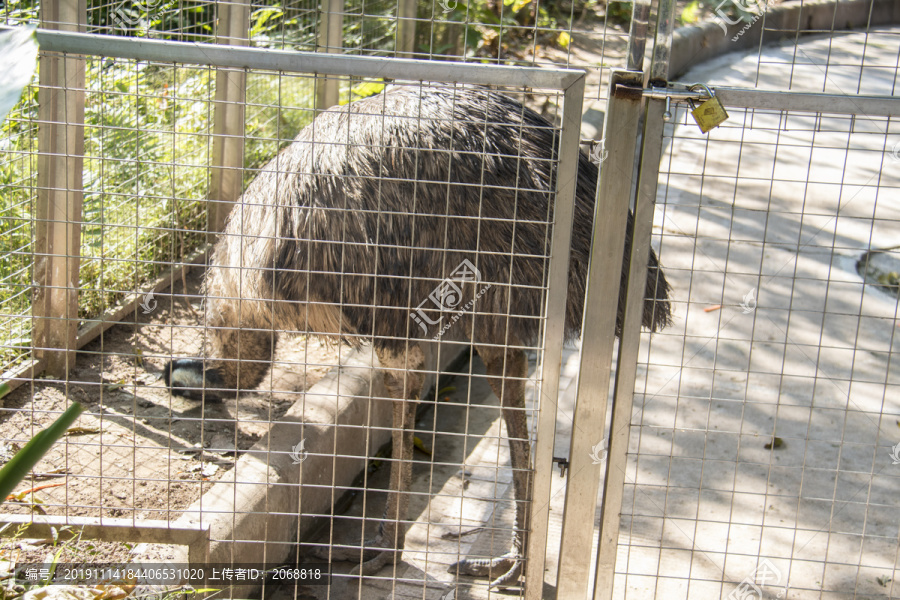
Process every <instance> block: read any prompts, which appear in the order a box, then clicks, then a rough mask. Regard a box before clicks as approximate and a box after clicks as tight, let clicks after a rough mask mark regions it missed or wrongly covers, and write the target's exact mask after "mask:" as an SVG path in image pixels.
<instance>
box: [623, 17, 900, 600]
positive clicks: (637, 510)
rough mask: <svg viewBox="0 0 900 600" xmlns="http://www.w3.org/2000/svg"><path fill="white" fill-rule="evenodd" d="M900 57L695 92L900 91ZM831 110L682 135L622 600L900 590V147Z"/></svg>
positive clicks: (815, 108) (845, 52)
mask: <svg viewBox="0 0 900 600" xmlns="http://www.w3.org/2000/svg"><path fill="white" fill-rule="evenodd" d="M897 48H898V39H897V37H896V30H895V29H889V30H886V31H878V30H876V29H873V30H871V31H868V32H861V33H855V34H851V35H848V36H845V37H837V38H819V39H812V40H807V41H801V42H798V43H796V44H790V45H785V46H780V47H772V48H767V49H763V50H762V51H759V52H752V53H748V54H746V55H744V56H743V57H738V58H733V59H732V60H730V61H728V64H727V65H726V64H725V63H724V61H722V62H720V63H719V64H718V65H716V64H713V65H710V66H704V67H701V68H700V69H697V70H694V71H692V72H691V73H689V74H688V75H687V76H686V77H687V78H690V79H691V80H702V81H709V82H710V83H711V84H713V83H715V84H719V85H724V86H732V87H737V86H741V87H758V88H760V89H777V90H782V89H784V85H785V82H788V83H789V86H790V89H791V90H792V91H796V92H813V91H817V92H828V93H836V94H846V93H848V92H849V93H857V92H859V93H865V94H882V95H886V96H889V95H892V94H894V93H895V88H894V85H895V84H894V75H895V72H896V60H895V58H896V52H897ZM875 65H880V66H879V67H875ZM890 65H893V66H890ZM830 102H833V100H832V101H830ZM828 106H829V100H827V99H826V100H822V101H821V102H820V103H819V104H810V105H809V107H808V110H807V111H804V112H785V111H777V110H759V109H756V110H753V109H737V108H729V109H728V112H729V115H730V117H729V119H728V121H727V122H726V123H725V124H723V125H722V126H720V127H719V128H717V129H715V130H714V131H712V132H711V133H710V134H709V135H708V136H707V135H703V134H701V133H700V132H699V130H698V129H697V127H696V125H695V124H694V123H693V121H692V120H691V119H690V117H689V116H688V115H687V113H686V111H683V110H680V111H679V112H678V114H677V115H676V121H680V123H681V124H677V125H671V126H669V127H668V128H667V132H666V144H667V148H666V153H665V158H664V160H663V164H662V169H661V178H660V184H661V187H660V196H659V202H660V206H661V210H659V211H658V214H657V216H656V217H657V218H656V222H655V223H656V225H655V230H654V237H655V238H656V240H657V242H658V244H659V248H660V258H661V260H662V261H663V263H664V264H665V265H666V268H667V273H671V278H672V281H673V286H674V288H675V290H676V293H675V297H676V298H677V300H676V303H677V304H678V308H677V309H676V314H678V315H679V319H677V321H676V324H675V326H674V327H673V328H672V329H671V330H670V331H669V332H666V333H663V334H659V335H657V336H655V337H654V338H653V339H652V340H649V343H646V344H645V347H644V349H643V352H642V358H641V363H642V365H643V369H644V372H643V374H642V377H641V378H640V380H639V382H638V386H637V390H636V407H635V413H634V418H633V421H632V435H631V441H630V446H629V460H628V467H627V469H628V471H627V476H626V481H627V484H626V490H625V503H624V507H623V522H622V532H623V533H622V537H621V538H620V541H619V544H620V547H619V552H618V556H619V562H618V566H617V572H618V573H619V575H618V577H617V585H616V589H617V594H616V596H617V597H623V598H644V597H649V596H652V595H656V596H657V597H659V596H660V595H661V594H662V593H663V591H662V590H665V592H664V593H665V597H667V598H708V597H723V598H726V597H727V598H729V599H735V598H756V597H771V598H775V597H778V598H892V597H896V595H897V587H896V583H894V579H895V573H896V569H897V564H898V531H897V527H896V523H895V522H894V519H893V517H891V516H890V515H892V514H896V502H895V499H894V498H893V496H894V495H895V494H894V493H893V491H892V490H895V489H896V488H897V484H898V479H897V477H898V476H900V473H898V472H897V471H896V464H897V462H896V461H895V460H894V455H896V443H897V441H898V429H897V427H898V418H897V417H898V413H900V406H898V405H897V402H896V393H895V392H896V385H897V370H896V365H895V363H896V359H895V354H896V344H897V341H896V338H897V331H898V329H897V327H896V325H897V309H898V304H897V287H896V285H895V282H893V281H892V280H891V279H890V277H891V276H890V275H887V272H888V271H890V270H891V269H892V268H893V267H889V266H888V265H895V264H896V260H897V255H896V245H897V241H896V236H895V230H896V227H895V226H896V217H897V214H896V206H895V204H896V203H895V200H894V198H893V195H894V194H895V191H896V188H897V184H898V181H900V180H898V177H897V168H896V165H897V162H896V159H895V158H894V155H893V152H892V148H893V147H894V146H895V145H896V142H897V139H898V138H897V134H898V131H897V126H896V123H895V119H893V118H888V117H886V116H882V115H879V114H875V113H870V114H866V112H867V111H862V110H859V111H855V112H856V114H829V112H828ZM685 119H686V120H685ZM876 257H877V258H876Z"/></svg>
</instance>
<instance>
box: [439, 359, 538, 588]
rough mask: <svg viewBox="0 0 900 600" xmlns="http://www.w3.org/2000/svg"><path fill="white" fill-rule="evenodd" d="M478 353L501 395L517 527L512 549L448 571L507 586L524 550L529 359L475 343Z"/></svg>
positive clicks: (512, 581)
mask: <svg viewBox="0 0 900 600" xmlns="http://www.w3.org/2000/svg"><path fill="white" fill-rule="evenodd" d="M476 350H477V351H478V355H479V356H481V359H482V360H483V361H484V364H485V368H486V371H487V374H488V376H489V377H490V380H489V383H490V386H491V389H492V390H494V393H495V394H496V395H497V397H498V398H499V399H500V405H501V406H502V410H503V420H504V422H505V423H506V433H507V435H508V436H509V454H510V462H511V463H512V469H513V486H514V491H515V499H516V529H515V532H514V534H513V542H512V549H511V550H510V551H509V552H508V553H506V554H505V555H503V556H499V557H497V558H494V559H490V560H484V559H481V560H473V559H464V560H461V561H459V562H458V563H455V564H454V565H451V567H450V571H456V570H457V569H458V570H459V573H461V574H463V575H474V576H477V577H491V578H494V577H496V578H495V579H493V581H491V587H492V588H493V587H509V586H511V585H513V584H515V583H516V581H517V580H518V579H519V575H521V574H522V570H523V563H522V558H523V555H524V551H525V535H526V533H527V532H528V516H529V514H528V511H529V504H528V499H529V498H528V496H529V485H528V482H529V479H530V477H531V443H530V441H529V437H528V420H527V419H526V417H525V376H526V375H527V374H528V361H527V358H526V357H525V352H524V351H522V350H505V351H504V350H503V349H502V348H496V347H485V346H478V347H477V348H476Z"/></svg>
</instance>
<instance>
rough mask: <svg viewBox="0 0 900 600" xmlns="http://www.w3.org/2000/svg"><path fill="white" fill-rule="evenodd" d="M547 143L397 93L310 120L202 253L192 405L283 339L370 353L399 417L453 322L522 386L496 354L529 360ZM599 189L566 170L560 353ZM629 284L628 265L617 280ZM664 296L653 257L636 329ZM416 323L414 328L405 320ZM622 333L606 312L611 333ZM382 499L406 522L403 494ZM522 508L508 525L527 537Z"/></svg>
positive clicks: (492, 104) (539, 282) (514, 432)
mask: <svg viewBox="0 0 900 600" xmlns="http://www.w3.org/2000/svg"><path fill="white" fill-rule="evenodd" d="M557 135H558V132H557V130H556V129H554V127H553V126H552V125H551V124H550V123H548V122H547V121H546V120H545V119H544V118H542V117H541V116H540V115H538V114H537V113H535V112H533V111H531V110H529V109H527V108H525V107H523V106H522V105H521V104H519V103H518V102H515V101H513V100H511V99H510V98H507V97H506V96H503V95H502V94H499V93H496V92H493V91H489V90H485V89H468V88H467V89H459V88H456V89H447V88H418V87H404V88H397V89H392V90H390V91H388V92H386V93H384V94H381V95H378V96H374V97H371V98H367V99H365V100H360V101H358V102H354V103H351V104H349V105H347V106H343V107H334V108H332V109H330V110H328V111H326V112H324V113H322V114H321V115H319V116H318V117H317V118H316V119H315V120H314V121H313V123H312V124H311V125H309V126H308V127H307V128H305V129H304V130H303V131H301V132H300V134H299V135H298V136H297V138H296V139H295V140H294V142H293V143H292V144H291V145H290V146H288V147H287V148H285V149H284V150H282V151H281V152H280V153H279V155H278V156H277V157H276V158H275V159H273V160H272V161H271V162H270V163H269V164H268V165H266V166H265V167H264V168H263V169H262V170H261V171H260V173H259V175H258V176H257V177H256V179H254V181H253V182H252V183H251V184H250V186H249V187H248V188H247V191H246V192H245V193H244V195H243V197H242V198H241V200H240V201H239V202H238V204H237V205H236V206H235V208H234V210H233V211H232V213H231V216H230V217H229V220H228V224H227V226H226V230H225V232H224V234H223V236H222V237H221V239H220V240H219V242H218V243H217V245H216V248H215V251H214V254H213V258H212V264H211V267H210V271H209V273H208V276H207V284H206V294H207V307H208V313H207V314H208V318H209V326H210V329H209V341H210V349H209V357H210V358H209V359H208V361H207V362H208V364H209V365H210V367H211V370H207V371H206V381H205V385H206V389H205V390H197V391H195V392H193V397H200V394H199V392H201V391H202V393H203V394H205V395H206V397H217V396H218V395H220V394H221V390H223V389H231V390H234V389H251V388H253V387H255V386H256V385H258V384H259V382H260V381H261V380H262V378H263V376H264V375H265V373H266V371H267V370H268V368H269V363H270V361H271V358H272V353H273V351H274V344H275V338H276V334H275V331H279V330H285V331H300V332H308V333H314V334H320V335H328V336H340V337H341V338H342V339H343V340H345V341H346V342H347V343H350V344H353V345H357V344H360V343H362V342H365V341H372V342H373V344H374V345H375V348H376V351H377V352H378V354H379V357H380V360H381V362H382V366H383V367H385V369H386V378H387V383H388V387H389V389H391V390H392V392H393V395H394V397H395V398H397V399H398V400H407V399H415V398H416V397H417V395H418V393H419V388H420V387H421V380H422V377H421V374H418V373H414V371H415V370H416V369H418V368H419V366H417V365H421V361H422V359H421V355H422V352H421V349H420V348H419V344H418V342H419V341H420V340H427V339H431V338H433V337H434V336H435V335H436V334H437V333H438V331H439V330H441V329H442V325H443V324H444V323H446V322H447V321H446V318H447V316H448V315H451V314H452V315H453V316H454V318H457V320H456V322H454V323H453V325H452V327H450V328H449V329H447V330H446V332H445V333H443V337H441V340H442V341H448V340H456V341H463V342H466V343H471V344H473V345H474V346H475V347H476V349H477V350H478V352H479V354H480V355H481V356H482V359H483V360H484V361H485V363H486V365H487V370H488V373H489V374H494V375H497V376H499V377H511V378H516V377H523V376H524V374H525V373H524V370H525V369H526V367H527V365H526V361H525V360H524V354H523V353H522V351H520V350H504V349H503V346H522V345H533V344H536V343H537V341H538V339H539V336H540V330H541V321H540V319H539V317H540V315H541V313H542V302H543V296H544V286H545V285H546V279H545V278H546V271H547V264H548V255H549V249H550V233H551V231H550V225H549V223H551V222H552V218H553V215H552V213H553V207H552V200H553V195H552V193H551V191H552V190H553V189H554V188H555V185H556V184H555V180H554V177H555V172H556V169H555V167H556V163H555V159H556V151H557V145H558V139H557ZM597 176H598V170H597V167H596V166H595V165H594V164H592V163H591V162H590V160H589V159H588V157H587V156H586V155H584V154H583V153H582V154H580V156H579V165H578V185H577V200H576V207H575V225H574V231H573V237H572V254H571V259H570V268H569V280H568V301H567V307H566V315H565V332H566V337H567V338H568V339H574V338H576V337H578V335H579V333H580V331H581V320H582V314H583V303H584V294H585V279H586V274H587V263H588V258H589V254H590V246H591V236H592V233H593V226H592V223H593V215H594V194H595V186H596V181H597ZM630 218H631V217H630V216H629V221H630ZM628 243H629V244H630V241H629V242H628ZM626 256H627V255H626ZM464 260H468V261H470V263H471V264H472V265H474V267H475V268H476V269H477V270H478V272H479V273H480V279H481V281H480V282H479V283H472V282H469V283H460V284H459V289H460V293H461V296H459V297H453V298H452V301H453V302H450V301H449V300H448V301H447V302H445V305H447V306H454V307H456V306H459V307H462V306H465V305H466V304H467V303H469V302H471V301H472V300H473V298H474V297H475V296H476V294H478V295H479V297H478V299H477V302H475V303H473V304H474V310H468V311H466V312H463V313H462V314H461V315H457V314H456V313H454V312H453V311H451V312H447V311H446V310H445V311H444V312H442V311H441V310H440V308H439V305H437V304H435V303H430V302H425V304H422V303H423V301H426V300H428V298H429V294H432V292H434V290H435V288H436V287H437V286H438V285H439V284H440V283H441V282H442V280H444V279H445V278H447V277H449V276H450V275H451V273H452V272H453V271H454V269H456V268H457V267H458V266H459V265H460V264H461V263H463V261H464ZM627 266H628V265H627V258H626V261H625V267H624V269H623V279H624V277H625V273H627ZM622 290H623V293H624V286H623V287H622ZM668 294H669V286H668V284H667V283H666V280H665V277H664V275H663V273H662V271H661V269H659V265H658V263H657V259H656V255H655V254H654V253H653V252H652V251H651V253H650V260H649V269H648V275H647V286H646V297H647V300H646V302H645V305H644V314H643V324H644V326H646V327H648V328H650V329H652V330H657V329H660V328H662V327H663V326H665V325H666V324H668V323H669V321H670V306H669V303H668V301H667V298H668ZM620 304H621V302H620ZM419 307H421V308H422V311H423V312H422V313H420V314H421V315H424V316H425V317H427V319H425V320H421V319H419V320H416V319H413V318H411V312H413V311H415V310H416V309H417V308H419ZM475 313H477V314H475ZM441 317H443V318H444V320H443V321H441V323H439V324H437V325H430V326H429V325H428V321H431V322H434V321H437V320H439V319H440V318H441ZM621 320H622V315H621V308H620V314H619V315H618V325H617V327H618V328H620V327H621ZM420 322H421V324H420ZM202 369H203V367H202V365H201V363H200V362H199V361H187V362H186V361H177V362H176V363H174V364H173V365H172V366H170V367H167V371H166V380H167V383H168V384H170V386H171V388H172V391H173V393H181V394H183V395H187V394H190V393H192V392H191V390H190V389H189V388H191V387H195V385H196V384H194V385H191V384H190V383H189V382H191V381H194V382H196V381H198V380H199V381H202V379H203V378H202V377H201V373H202ZM491 383H492V385H493V386H494V390H495V392H496V393H497V395H498V396H500V397H501V401H502V402H503V405H504V407H507V408H516V407H522V406H524V399H523V394H524V389H523V388H522V385H521V384H520V383H519V384H516V383H510V382H509V381H507V383H506V386H505V388H501V385H500V383H499V380H493V379H492V380H491ZM495 383H496V385H494V384H495ZM217 390H218V391H217ZM406 405H413V403H412V402H405V401H404V402H400V403H398V406H397V408H396V410H395V428H397V429H398V430H400V429H403V432H402V433H398V434H397V435H396V436H395V438H396V439H395V447H394V456H395V458H396V457H400V462H394V463H393V465H394V468H396V469H400V471H401V472H400V474H399V475H398V478H397V479H396V481H400V482H401V483H400V490H399V491H401V492H402V491H405V489H406V487H404V486H405V485H408V473H409V470H408V469H409V465H408V463H409V460H410V459H411V452H412V444H411V442H412V438H411V429H410V430H409V432H407V431H406V429H407V428H409V427H411V421H410V420H408V410H409V409H408V406H406ZM504 416H505V418H506V419H507V426H508V429H509V431H510V438H511V442H510V443H511V445H512V447H513V466H514V469H517V471H516V473H517V474H518V473H519V471H520V470H521V471H523V472H524V471H525V470H526V469H527V468H528V464H529V458H528V457H529V453H528V445H527V436H528V434H527V429H526V428H525V427H524V413H523V411H521V410H511V411H510V410H507V411H504ZM398 419H399V421H398ZM404 419H406V420H404ZM407 433H408V434H409V435H407ZM392 480H395V479H394V478H393V477H392ZM404 482H406V483H404ZM527 493H528V492H527V476H526V475H524V474H523V475H521V476H517V477H516V497H517V499H520V500H524V499H526V497H527ZM391 497H392V498H395V497H397V498H398V500H397V501H396V502H398V503H400V504H399V507H400V513H399V514H400V518H401V519H402V518H404V514H405V512H404V511H405V508H404V507H405V500H404V497H405V494H394V495H392V496H391ZM389 504H390V503H389ZM520 506H521V507H523V508H522V509H521V510H520V512H521V513H522V514H519V515H518V516H517V522H518V525H519V527H520V529H522V530H526V529H527V522H526V521H527V518H526V515H525V514H524V506H525V503H524V502H523V503H520ZM396 508H397V505H395V506H393V508H392V510H394V509H396ZM395 512H396V511H395ZM390 514H394V513H390ZM386 527H387V528H388V529H390V531H392V532H393V536H394V537H393V538H391V537H390V536H389V535H388V533H389V532H385V533H384V535H382V536H379V539H378V540H376V542H375V546H376V547H378V548H402V546H403V540H402V536H403V533H402V528H398V527H397V526H396V523H394V524H393V525H391V523H390V522H387V525H386ZM391 528H392V529H391ZM523 543H524V542H523V541H522V538H521V536H520V535H518V534H517V536H516V539H515V540H514V547H515V548H516V551H515V556H512V555H511V556H510V557H506V558H504V559H498V560H499V561H500V562H495V563H494V564H493V565H492V567H493V568H494V569H501V570H503V571H506V575H504V576H503V577H501V578H500V579H498V580H497V581H495V582H494V583H495V584H497V585H503V584H506V583H509V582H510V581H511V580H513V579H515V578H516V577H517V576H518V573H519V569H520V561H518V560H517V559H516V558H517V556H518V555H519V554H521V549H522V544H523ZM376 554H377V553H376ZM369 555H371V552H370V553H369V554H368V555H367V556H369ZM386 555H390V556H395V553H389V552H382V553H381V555H380V558H378V560H373V561H371V562H370V563H366V564H369V565H372V568H377V566H380V564H384V562H386V561H387V560H390V558H388V559H385V558H384V557H385V556H386ZM358 556H359V553H358V552H357V557H358ZM503 561H505V562H503ZM475 562H477V561H473V562H471V563H469V564H463V565H461V566H460V569H461V570H462V571H464V572H468V573H476V572H481V573H483V574H488V572H489V571H490V568H491V566H490V565H489V566H488V567H487V569H488V570H487V571H484V569H481V571H479V569H480V568H481V567H482V566H483V564H481V563H479V564H475ZM362 570H363V572H368V571H370V570H371V569H368V570H367V568H366V567H365V565H364V566H363V569H362Z"/></svg>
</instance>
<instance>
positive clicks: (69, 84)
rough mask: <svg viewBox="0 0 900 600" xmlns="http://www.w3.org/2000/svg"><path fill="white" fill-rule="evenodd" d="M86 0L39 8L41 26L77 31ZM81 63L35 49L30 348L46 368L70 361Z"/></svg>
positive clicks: (61, 369) (58, 370)
mask: <svg viewBox="0 0 900 600" xmlns="http://www.w3.org/2000/svg"><path fill="white" fill-rule="evenodd" d="M86 22H87V5H86V2H85V0H58V1H56V2H46V3H43V5H42V6H41V26H42V27H44V28H46V29H58V30H66V31H83V30H84V28H85V23H86ZM84 69H85V61H84V59H83V58H80V57H69V56H66V55H63V54H51V53H48V52H41V57H40V77H39V89H38V104H39V106H38V122H39V125H38V190H37V205H36V207H35V263H34V280H35V282H36V287H35V291H34V304H33V305H32V311H33V315H34V347H35V355H36V357H37V358H39V359H43V360H44V361H45V363H44V364H45V367H46V372H47V373H48V374H50V375H51V376H54V377H65V375H66V374H67V373H68V371H69V369H71V368H72V367H73V366H75V349H76V336H77V333H78V287H79V278H78V268H79V265H80V251H81V219H82V215H81V205H82V200H83V193H82V165H83V163H84V82H85V72H84Z"/></svg>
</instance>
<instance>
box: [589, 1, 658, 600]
mask: <svg viewBox="0 0 900 600" xmlns="http://www.w3.org/2000/svg"><path fill="white" fill-rule="evenodd" d="M674 15H675V2H674V0H661V2H660V3H659V13H658V15H657V24H656V42H655V43H654V45H653V58H652V61H651V63H650V78H649V79H650V81H651V82H652V83H653V84H655V85H661V86H665V84H666V79H667V74H668V70H669V49H670V48H671V47H672V33H673V27H674ZM664 111H665V104H664V101H663V100H650V101H649V102H648V103H647V107H646V112H645V114H644V135H643V138H642V139H643V141H642V148H641V160H640V166H639V174H638V185H637V194H636V197H635V207H634V231H633V232H632V236H631V239H632V243H631V255H630V258H629V263H628V288H627V290H626V296H625V314H624V315H623V319H622V335H621V339H620V340H619V357H618V362H617V363H616V385H615V391H614V392H613V415H612V425H611V426H610V433H609V440H608V442H609V443H608V445H607V448H608V454H607V460H606V478H605V479H604V481H603V505H602V506H603V507H602V509H601V513H600V539H599V542H598V546H597V563H596V565H595V578H594V595H593V597H594V600H608V599H610V598H612V595H613V585H614V583H615V574H616V553H617V551H618V548H619V526H620V524H621V512H622V497H623V495H624V493H625V466H626V461H627V460H628V459H627V456H626V454H627V451H628V439H629V437H630V433H631V419H632V409H633V407H634V381H635V376H636V372H637V361H638V350H639V349H640V345H641V318H642V315H643V312H644V294H645V292H646V285H647V283H646V282H647V259H648V257H649V255H650V234H651V231H652V229H653V211H654V209H655V208H656V190H657V187H658V184H659V162H660V159H661V157H662V145H663V129H664V127H665V122H664V121H663V112H664Z"/></svg>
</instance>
